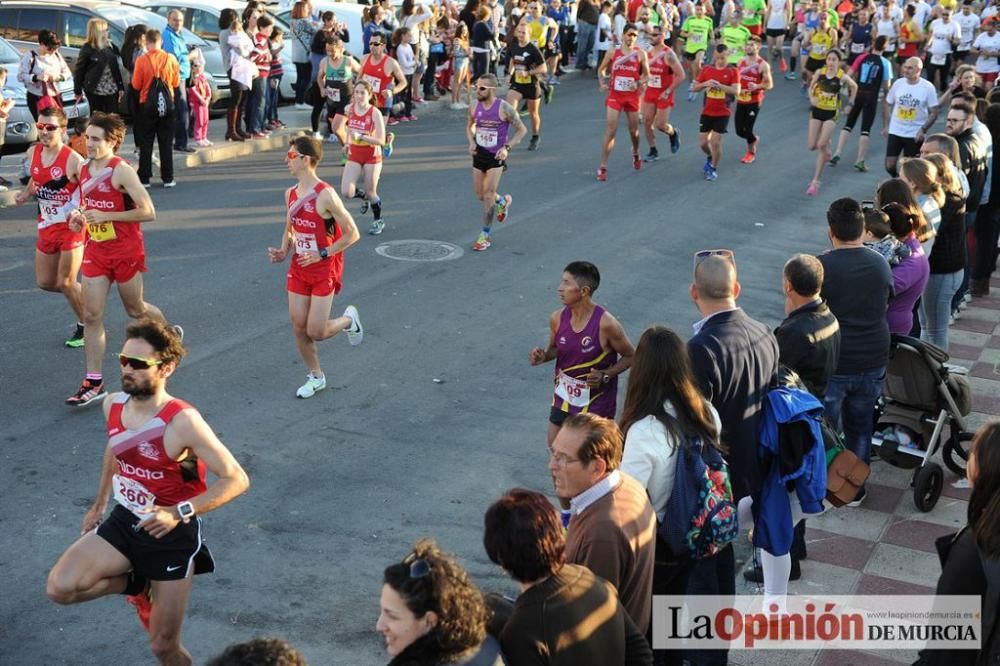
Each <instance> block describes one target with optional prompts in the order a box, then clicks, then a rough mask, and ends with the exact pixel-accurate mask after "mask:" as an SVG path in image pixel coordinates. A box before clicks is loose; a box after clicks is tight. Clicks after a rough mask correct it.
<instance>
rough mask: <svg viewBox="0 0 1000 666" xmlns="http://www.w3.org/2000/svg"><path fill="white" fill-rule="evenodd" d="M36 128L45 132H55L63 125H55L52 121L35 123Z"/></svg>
mask: <svg viewBox="0 0 1000 666" xmlns="http://www.w3.org/2000/svg"><path fill="white" fill-rule="evenodd" d="M35 128H36V129H39V130H41V131H43V132H55V131H56V130H57V129H62V125H53V124H51V123H35Z"/></svg>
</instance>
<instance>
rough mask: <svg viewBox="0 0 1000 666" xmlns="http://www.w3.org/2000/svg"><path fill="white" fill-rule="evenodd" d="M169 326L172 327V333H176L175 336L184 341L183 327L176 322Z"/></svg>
mask: <svg viewBox="0 0 1000 666" xmlns="http://www.w3.org/2000/svg"><path fill="white" fill-rule="evenodd" d="M170 328H171V329H173V331H174V333H176V334H177V337H178V338H180V340H181V342H184V329H183V328H181V327H180V326H178V325H177V324H174V325H173V326H171V327H170Z"/></svg>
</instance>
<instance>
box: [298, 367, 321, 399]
mask: <svg viewBox="0 0 1000 666" xmlns="http://www.w3.org/2000/svg"><path fill="white" fill-rule="evenodd" d="M325 388H326V377H313V376H312V373H309V374H308V375H306V383H305V384H303V385H302V386H300V387H299V390H298V391H296V392H295V396H296V397H298V398H311V397H313V396H314V395H316V393H318V392H319V391H322V390H323V389H325Z"/></svg>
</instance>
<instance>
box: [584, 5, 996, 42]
mask: <svg viewBox="0 0 1000 666" xmlns="http://www.w3.org/2000/svg"><path fill="white" fill-rule="evenodd" d="M613 35H614V31H613V30H612V29H611V17H610V16H608V15H607V14H605V13H604V12H601V15H600V16H598V17H597V50H598V51H610V50H611V42H612V36H613ZM997 36H998V37H1000V34H998V35H997Z"/></svg>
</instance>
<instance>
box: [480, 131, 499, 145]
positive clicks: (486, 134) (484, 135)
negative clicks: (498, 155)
mask: <svg viewBox="0 0 1000 666" xmlns="http://www.w3.org/2000/svg"><path fill="white" fill-rule="evenodd" d="M498 138H499V137H498V136H497V131H496V130H494V129H484V128H480V127H477V128H476V143H478V144H479V145H480V146H482V147H483V148H495V147H496V145H497V139H498Z"/></svg>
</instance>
